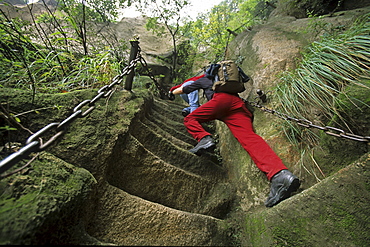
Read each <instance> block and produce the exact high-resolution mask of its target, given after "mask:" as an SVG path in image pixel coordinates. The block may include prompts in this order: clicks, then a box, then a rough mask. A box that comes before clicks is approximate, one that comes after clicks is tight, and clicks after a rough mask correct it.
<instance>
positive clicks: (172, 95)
mask: <svg viewBox="0 0 370 247" xmlns="http://www.w3.org/2000/svg"><path fill="white" fill-rule="evenodd" d="M168 99H169V100H175V95H174V94H173V93H172V91H169V92H168Z"/></svg>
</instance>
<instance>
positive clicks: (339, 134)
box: [249, 94, 370, 143]
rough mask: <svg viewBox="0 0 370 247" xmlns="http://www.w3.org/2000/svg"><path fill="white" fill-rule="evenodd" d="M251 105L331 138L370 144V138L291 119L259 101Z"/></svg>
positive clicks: (303, 120) (302, 120)
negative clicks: (320, 131) (316, 130)
mask: <svg viewBox="0 0 370 247" xmlns="http://www.w3.org/2000/svg"><path fill="white" fill-rule="evenodd" d="M264 95H265V94H263V96H264ZM260 97H261V95H260V96H257V97H256V98H260ZM249 104H250V105H251V106H253V107H257V108H259V109H261V110H262V111H264V112H268V113H271V114H273V115H275V116H277V117H279V118H281V119H284V120H287V121H291V122H296V123H297V124H298V125H300V126H302V127H305V128H308V129H309V128H315V129H319V130H322V131H324V132H325V133H326V134H328V135H331V136H335V137H341V138H346V139H349V140H353V141H359V142H367V143H370V136H360V135H355V134H352V133H348V132H345V131H344V130H342V129H339V128H335V127H331V126H324V127H323V126H319V125H316V124H313V123H312V122H311V121H309V120H307V119H298V118H294V117H291V116H289V115H287V114H285V113H281V112H278V111H276V110H273V109H269V108H267V107H266V106H264V105H261V104H260V100H258V101H256V102H249Z"/></svg>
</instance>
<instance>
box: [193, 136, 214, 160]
mask: <svg viewBox="0 0 370 247" xmlns="http://www.w3.org/2000/svg"><path fill="white" fill-rule="evenodd" d="M215 145H216V144H215V143H214V141H213V139H212V137H211V136H205V137H203V138H202V139H201V140H200V141H199V142H198V144H197V145H196V146H195V147H193V148H192V149H190V150H189V152H191V153H193V154H197V155H200V151H202V150H206V149H210V148H213V147H214V146H215Z"/></svg>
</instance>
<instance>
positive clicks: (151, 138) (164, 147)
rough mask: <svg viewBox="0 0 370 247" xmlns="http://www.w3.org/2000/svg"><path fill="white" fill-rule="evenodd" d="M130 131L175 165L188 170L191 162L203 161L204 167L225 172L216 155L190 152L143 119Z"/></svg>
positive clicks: (158, 154) (148, 147)
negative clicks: (160, 133)
mask: <svg viewBox="0 0 370 247" xmlns="http://www.w3.org/2000/svg"><path fill="white" fill-rule="evenodd" d="M130 133H131V134H132V135H133V136H135V138H137V139H138V140H139V141H140V142H141V143H145V147H146V148H147V149H149V150H150V151H151V152H152V153H154V154H155V155H157V156H159V157H161V159H163V160H164V161H166V162H167V163H170V164H172V165H174V166H178V167H180V168H183V169H185V170H186V169H187V168H186V167H189V164H191V163H193V164H199V163H201V166H203V167H209V168H210V169H213V170H218V171H220V172H222V173H223V172H224V170H223V169H220V164H219V161H218V160H217V157H216V156H214V157H210V156H208V157H207V158H205V156H203V155H202V156H197V155H194V154H192V153H190V152H189V150H188V149H183V148H180V147H178V146H175V145H173V143H171V142H170V140H168V139H166V138H164V137H163V136H161V135H158V134H157V133H156V132H154V131H152V130H151V129H150V127H148V126H147V125H145V124H144V123H142V122H141V121H138V122H137V123H135V124H133V125H132V126H131V128H130ZM179 157H182V159H179ZM192 172H193V171H192Z"/></svg>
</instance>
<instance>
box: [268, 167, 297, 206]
mask: <svg viewBox="0 0 370 247" xmlns="http://www.w3.org/2000/svg"><path fill="white" fill-rule="evenodd" d="M300 185H301V184H300V182H299V179H298V177H296V176H294V175H293V173H291V172H290V171H288V170H282V171H280V172H278V173H277V174H275V175H274V176H273V177H272V179H271V189H270V194H269V196H268V198H267V200H266V202H265V205H266V207H272V206H275V205H276V204H278V203H279V202H281V201H283V200H285V199H287V198H288V197H290V194H291V193H292V192H295V191H297V189H298V188H299V186H300Z"/></svg>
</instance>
